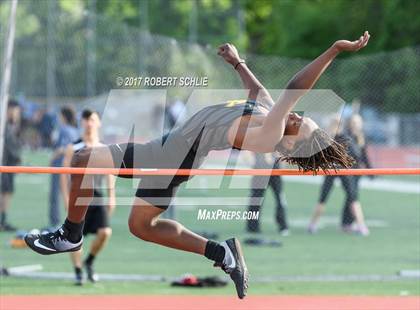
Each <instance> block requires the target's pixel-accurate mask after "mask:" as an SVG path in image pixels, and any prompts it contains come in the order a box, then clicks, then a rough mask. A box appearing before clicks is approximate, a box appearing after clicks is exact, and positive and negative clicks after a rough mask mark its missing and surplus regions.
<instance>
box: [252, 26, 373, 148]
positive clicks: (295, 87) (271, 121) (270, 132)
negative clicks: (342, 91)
mask: <svg viewBox="0 0 420 310" xmlns="http://www.w3.org/2000/svg"><path fill="white" fill-rule="evenodd" d="M369 37H370V35H369V33H368V32H367V31H366V32H365V33H364V35H363V36H361V37H360V38H359V39H358V40H356V41H347V40H339V41H336V42H335V43H334V44H333V45H332V46H331V47H330V48H328V49H327V50H326V51H325V52H324V53H323V54H322V55H320V56H319V57H318V58H316V59H315V60H314V61H312V62H311V63H310V64H308V65H307V66H306V67H304V68H303V69H302V70H300V71H299V72H298V73H297V74H296V75H295V76H294V77H293V78H292V79H291V80H290V81H289V82H288V84H287V86H286V90H285V91H284V92H283V94H282V95H281V96H280V98H279V99H278V100H277V102H276V104H275V105H274V106H273V108H272V109H271V111H270V113H268V115H267V117H266V118H265V120H264V123H263V125H262V126H261V127H256V128H251V129H250V130H248V132H247V135H246V137H245V139H244V145H245V146H247V147H246V149H248V150H251V151H256V152H270V151H273V147H274V146H275V145H276V143H278V142H279V141H280V139H281V138H282V137H283V134H284V129H285V126H286V122H287V118H288V115H289V113H290V112H291V111H292V109H293V108H294V106H295V105H296V103H297V102H298V101H299V99H300V98H301V97H302V96H303V95H304V94H306V93H307V92H308V91H309V90H310V89H311V88H312V87H313V86H314V85H315V83H316V82H317V81H318V79H319V78H320V76H321V75H322V73H323V72H324V71H325V70H326V69H327V68H328V66H329V65H330V64H331V62H332V61H333V60H334V58H335V57H336V56H337V55H338V54H339V53H340V52H343V51H349V52H354V51H358V50H359V49H361V48H363V47H364V46H366V44H367V43H368V41H369ZM261 137H264V139H261Z"/></svg>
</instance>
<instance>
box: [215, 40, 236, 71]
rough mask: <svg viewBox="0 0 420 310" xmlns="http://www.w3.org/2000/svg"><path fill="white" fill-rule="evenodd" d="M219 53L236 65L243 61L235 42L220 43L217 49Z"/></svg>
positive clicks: (228, 61)
mask: <svg viewBox="0 0 420 310" xmlns="http://www.w3.org/2000/svg"><path fill="white" fill-rule="evenodd" d="M217 55H219V56H222V58H223V59H224V60H225V61H226V62H227V63H230V64H231V65H232V66H235V65H236V64H237V63H238V62H239V61H242V59H241V58H240V57H239V53H238V50H237V49H236V47H235V46H234V45H233V44H230V43H225V44H223V45H220V46H219V48H218V51H217Z"/></svg>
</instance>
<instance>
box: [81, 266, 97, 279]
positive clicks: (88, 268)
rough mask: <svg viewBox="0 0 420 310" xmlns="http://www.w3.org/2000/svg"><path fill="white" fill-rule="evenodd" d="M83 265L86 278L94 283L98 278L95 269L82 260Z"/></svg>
mask: <svg viewBox="0 0 420 310" xmlns="http://www.w3.org/2000/svg"><path fill="white" fill-rule="evenodd" d="M83 265H84V267H85V269H86V273H87V278H88V280H89V281H90V282H92V283H96V282H98V280H99V277H98V275H97V274H96V273H95V270H94V269H93V264H88V263H86V262H84V264H83Z"/></svg>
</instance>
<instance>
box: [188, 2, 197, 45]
mask: <svg viewBox="0 0 420 310" xmlns="http://www.w3.org/2000/svg"><path fill="white" fill-rule="evenodd" d="M197 19H198V12H197V0H193V1H192V8H191V12H190V20H189V31H188V32H189V42H190V43H196V42H197Z"/></svg>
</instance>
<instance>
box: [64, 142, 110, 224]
mask: <svg viewBox="0 0 420 310" xmlns="http://www.w3.org/2000/svg"><path fill="white" fill-rule="evenodd" d="M71 165H72V167H76V168H84V167H88V168H114V161H113V159H112V155H111V151H110V150H109V148H108V147H106V146H105V147H96V148H89V149H83V150H81V151H79V152H78V153H76V154H74V156H73V159H72V163H71ZM92 197H93V175H88V174H86V175H80V174H74V175H72V176H71V187H70V196H69V209H68V215H67V219H68V220H69V221H71V222H73V223H81V222H82V221H83V220H84V218H85V215H86V211H87V208H88V206H89V204H90V202H91V200H92Z"/></svg>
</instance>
